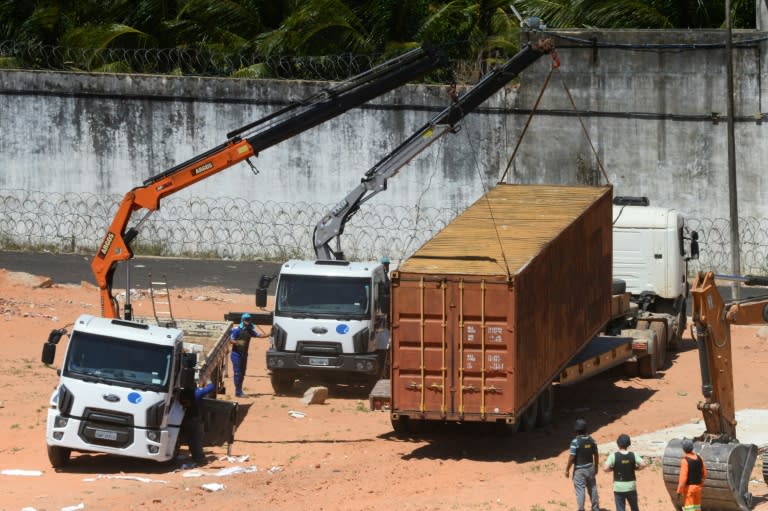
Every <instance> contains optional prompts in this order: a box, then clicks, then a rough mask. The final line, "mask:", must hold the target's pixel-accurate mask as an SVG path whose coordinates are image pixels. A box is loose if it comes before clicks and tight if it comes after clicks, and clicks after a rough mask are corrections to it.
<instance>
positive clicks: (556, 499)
mask: <svg viewBox="0 0 768 511" xmlns="http://www.w3.org/2000/svg"><path fill="white" fill-rule="evenodd" d="M172 297H173V308H174V313H175V316H176V317H179V318H201V319H222V317H223V314H224V313H225V312H228V311H231V310H238V311H241V310H248V309H250V310H252V309H253V296H252V295H236V294H228V293H226V292H225V291H224V290H221V289H214V288H198V289H178V290H173V292H172ZM133 304H134V307H135V310H136V313H137V314H138V315H149V313H150V311H151V304H150V302H149V301H148V300H147V298H145V297H142V296H141V295H139V296H137V297H136V298H134V300H133ZM99 309H100V307H99V303H98V293H97V290H96V289H95V288H94V287H93V286H91V285H88V284H83V285H79V286H62V285H57V284H56V283H55V282H50V281H49V280H47V279H46V278H44V277H40V276H30V275H27V274H21V273H11V272H8V271H6V270H3V269H0V342H1V343H2V347H3V357H2V358H1V359H0V388H2V389H3V392H2V393H1V394H0V488H2V496H1V497H0V509H2V510H21V509H26V510H31V509H35V510H38V511H42V510H60V509H68V510H69V509H72V510H74V509H86V510H114V509H120V510H155V509H157V510H173V509H187V510H190V511H191V510H202V509H205V510H211V509H222V510H226V509H243V508H248V507H252V508H254V509H259V510H260V511H265V510H300V509H301V510H371V511H385V510H386V511H391V510H393V509H395V510H401V511H402V510H471V509H483V510H495V509H498V510H506V511H511V510H518V511H543V510H547V511H550V510H566V509H575V504H574V501H575V499H574V493H573V488H572V485H571V481H570V480H569V479H566V477H565V476H564V467H565V465H566V461H567V448H568V443H569V441H570V438H571V434H572V431H571V428H572V425H573V422H574V420H575V419H576V418H577V417H578V416H583V417H585V418H586V419H587V421H588V422H589V425H590V429H591V432H592V434H593V436H594V437H595V439H596V440H597V442H598V443H604V442H609V441H612V440H613V439H615V438H616V437H617V436H618V435H619V434H620V433H628V434H629V435H640V434H643V433H648V432H651V431H655V430H658V429H661V428H666V427H670V426H675V425H678V424H683V423H686V422H690V421H694V420H697V419H698V418H699V417H700V416H699V414H698V411H697V410H696V402H697V401H698V400H699V399H700V378H699V371H698V362H697V352H696V350H695V347H694V345H693V343H692V342H691V341H690V340H688V341H686V342H684V345H683V347H682V350H681V351H680V352H678V353H677V354H676V355H675V356H674V357H673V362H672V364H671V366H668V367H667V369H666V370H665V371H664V372H663V373H662V376H661V377H660V378H657V379H653V380H643V379H638V378H627V377H625V376H623V375H621V374H618V373H616V374H614V373H612V374H605V375H601V376H598V377H596V378H593V379H592V380H590V381H587V382H584V383H581V384H577V385H574V386H572V387H568V388H560V389H557V391H556V403H557V404H556V414H555V421H554V423H553V425H551V426H549V427H547V428H544V429H542V430H540V431H536V432H533V433H519V434H517V435H512V436H509V437H499V436H494V435H487V434H484V433H482V432H481V431H479V430H477V429H472V428H448V429H446V430H443V431H438V432H434V433H431V434H429V436H427V437H421V438H409V439H399V438H397V437H395V436H394V435H393V432H392V428H391V425H390V421H389V415H388V413H387V412H383V411H373V412H372V411H369V410H368V406H367V399H366V396H361V395H333V394H332V395H331V396H330V397H329V399H328V400H327V401H326V403H325V404H323V405H311V406H305V405H304V404H302V402H301V399H300V398H301V395H300V394H297V395H296V396H288V397H275V396H274V395H273V394H272V389H271V386H270V383H269V378H268V375H267V371H266V369H265V364H264V351H265V349H266V341H261V342H259V340H254V342H252V343H251V353H250V362H249V368H248V373H249V374H248V375H247V377H246V381H245V390H246V392H247V394H248V397H246V398H242V399H238V401H239V402H240V404H241V411H242V412H243V415H244V418H243V420H242V423H241V424H240V426H239V428H238V430H237V434H236V442H235V444H234V445H233V446H232V449H231V452H230V455H231V456H230V457H229V458H227V457H226V455H227V450H226V447H222V448H215V449H207V450H206V454H207V455H208V459H209V460H210V463H209V464H208V465H207V466H205V467H204V468H203V469H201V470H198V471H194V470H189V469H185V468H183V464H184V462H185V461H184V460H180V461H179V462H178V463H177V464H176V465H175V466H172V467H170V468H169V467H164V466H159V465H157V464H154V463H148V462H142V461H134V460H130V459H124V458H119V457H113V456H106V455H99V454H73V457H72V460H71V462H70V465H69V466H68V467H67V468H66V469H65V470H63V471H59V472H56V471H54V470H53V469H51V467H50V465H49V463H48V459H47V456H46V449H45V418H46V408H47V405H48V399H49V397H50V394H51V392H52V390H53V389H54V386H55V384H56V381H57V375H56V372H55V370H53V369H51V368H48V367H45V366H44V365H43V364H42V363H41V362H40V354H41V350H42V345H43V342H44V341H45V339H46V338H47V335H48V332H49V331H50V330H51V329H53V328H59V327H62V326H65V325H66V324H67V323H71V322H72V321H73V320H74V319H75V318H76V317H77V315H79V314H81V313H90V314H99ZM732 331H733V335H734V346H735V352H734V364H735V366H736V368H737V370H736V375H735V385H736V399H737V402H736V404H737V408H739V409H742V408H767V407H768V385H765V381H766V377H765V375H766V374H768V340H766V333H765V332H766V331H767V330H766V329H765V328H764V327H734V328H733V330H732ZM62 355H63V350H62V349H60V350H59V352H58V353H57V364H58V363H59V362H60V359H61V358H62ZM228 391H229V393H230V395H231V394H233V391H232V388H231V385H230V386H229V387H228ZM294 411H298V412H301V413H303V414H304V416H303V418H302V417H296V416H295V415H298V414H293V413H291V412H294ZM600 454H601V458H602V459H603V460H604V459H605V457H606V456H607V454H608V452H601V453H600ZM650 461H651V464H650V466H649V467H648V468H647V469H646V470H643V471H641V472H639V474H638V475H639V477H638V488H639V495H640V504H641V509H643V510H644V511H654V510H668V509H673V507H672V505H671V504H670V500H669V497H668V495H667V493H666V490H665V488H664V485H663V482H662V473H661V468H660V460H659V459H652V460H650ZM760 471H761V464H760V461H759V460H758V463H757V464H756V467H755V470H754V471H753V477H752V482H751V483H750V490H751V491H752V493H753V495H754V500H755V504H756V505H755V509H758V510H768V486H766V484H765V483H764V482H763V481H762V475H761V472H760ZM193 476H197V477H193ZM598 484H599V491H600V497H601V507H602V508H603V509H614V504H613V495H612V489H611V488H612V487H611V475H610V474H605V473H600V474H599V476H598Z"/></svg>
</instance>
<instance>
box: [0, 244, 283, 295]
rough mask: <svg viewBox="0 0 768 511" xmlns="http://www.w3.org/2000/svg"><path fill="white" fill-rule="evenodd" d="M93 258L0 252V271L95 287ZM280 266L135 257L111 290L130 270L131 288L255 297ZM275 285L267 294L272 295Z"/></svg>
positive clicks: (121, 286) (121, 285)
mask: <svg viewBox="0 0 768 511" xmlns="http://www.w3.org/2000/svg"><path fill="white" fill-rule="evenodd" d="M92 259H93V256H86V255H82V254H53V253H50V252H7V251H0V268H4V269H6V270H8V271H18V272H25V273H31V274H33V275H44V276H46V277H50V278H51V279H53V281H54V282H55V283H57V284H79V283H80V282H83V281H85V282H89V283H91V284H94V285H95V284H96V280H95V279H94V276H93V273H92V272H91V260H92ZM279 269H280V263H273V262H264V261H226V260H212V259H177V258H168V257H134V258H133V259H131V260H130V261H128V262H127V263H126V262H122V263H119V264H118V267H117V270H116V271H115V278H114V283H113V285H114V287H115V288H118V289H125V287H126V286H125V281H126V273H128V270H130V282H131V287H141V288H147V287H149V283H150V281H156V282H157V281H160V282H167V283H168V286H169V287H171V288H182V287H201V286H216V287H222V288H225V289H231V290H238V291H239V292H242V293H254V292H255V290H256V286H257V285H258V283H259V278H260V277H261V276H262V275H270V276H271V275H276V274H277V272H278V271H279ZM274 284H275V283H274V281H273V282H272V284H271V286H270V293H273V292H274Z"/></svg>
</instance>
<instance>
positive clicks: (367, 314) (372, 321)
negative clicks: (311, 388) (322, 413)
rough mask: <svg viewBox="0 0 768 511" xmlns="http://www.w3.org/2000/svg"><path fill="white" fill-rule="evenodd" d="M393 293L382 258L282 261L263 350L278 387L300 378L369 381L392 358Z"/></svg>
mask: <svg viewBox="0 0 768 511" xmlns="http://www.w3.org/2000/svg"><path fill="white" fill-rule="evenodd" d="M389 295H390V291H389V276H388V274H387V271H386V269H385V266H384V265H382V264H379V263H377V262H350V261H333V260H317V261H314V260H310V261H302V260H290V261H288V262H286V263H285V264H283V266H282V268H281V270H280V274H279V276H278V281H277V286H276V291H275V308H274V316H273V326H272V334H271V346H270V348H269V349H268V350H267V354H266V359H267V368H268V369H269V371H270V375H271V381H272V386H273V388H274V390H275V392H276V393H278V394H282V393H287V392H289V391H290V390H291V388H292V387H293V385H294V383H295V381H296V380H297V379H302V380H308V381H311V380H320V381H322V382H323V383H348V384H361V385H366V386H372V385H373V384H374V383H375V382H376V381H377V380H378V379H379V378H380V376H381V375H382V374H384V370H385V368H386V363H387V359H388V357H387V354H388V351H389V342H390V333H389V319H388V314H389Z"/></svg>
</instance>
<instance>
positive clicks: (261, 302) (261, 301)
mask: <svg viewBox="0 0 768 511" xmlns="http://www.w3.org/2000/svg"><path fill="white" fill-rule="evenodd" d="M274 278H275V276H274V275H262V276H261V277H260V278H259V287H257V288H256V307H261V308H264V307H266V306H267V289H269V285H270V284H271V283H272V280H273V279H274Z"/></svg>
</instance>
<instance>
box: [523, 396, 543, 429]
mask: <svg viewBox="0 0 768 511" xmlns="http://www.w3.org/2000/svg"><path fill="white" fill-rule="evenodd" d="M538 418H539V401H538V399H537V400H536V401H534V402H533V403H531V404H530V405H528V408H526V409H525V411H524V412H523V416H522V417H521V418H520V419H521V420H520V422H521V423H522V424H521V425H520V427H521V429H522V430H523V431H533V430H534V429H536V421H537V420H538Z"/></svg>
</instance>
